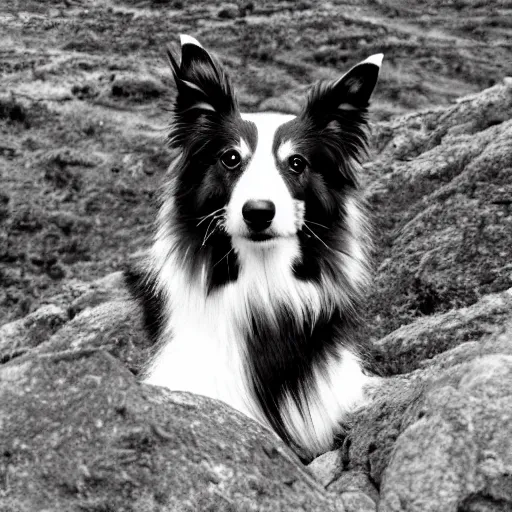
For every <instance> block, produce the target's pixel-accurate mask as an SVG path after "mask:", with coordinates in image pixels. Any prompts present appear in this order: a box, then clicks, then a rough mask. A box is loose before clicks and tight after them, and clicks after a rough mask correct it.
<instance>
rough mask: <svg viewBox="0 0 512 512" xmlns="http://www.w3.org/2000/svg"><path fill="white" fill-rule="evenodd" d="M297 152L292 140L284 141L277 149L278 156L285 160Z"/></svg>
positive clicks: (282, 160)
mask: <svg viewBox="0 0 512 512" xmlns="http://www.w3.org/2000/svg"><path fill="white" fill-rule="evenodd" d="M294 153H295V148H294V147H293V144H292V141H291V140H286V141H284V142H283V143H282V144H281V145H280V146H279V148H278V149H277V158H279V160H281V162H284V161H285V160H286V159H287V158H289V157H290V156H291V155H293V154H294Z"/></svg>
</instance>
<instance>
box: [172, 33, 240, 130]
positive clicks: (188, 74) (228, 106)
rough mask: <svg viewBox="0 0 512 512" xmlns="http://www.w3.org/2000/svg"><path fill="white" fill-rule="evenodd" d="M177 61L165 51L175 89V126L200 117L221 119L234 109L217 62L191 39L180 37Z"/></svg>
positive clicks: (223, 73) (226, 84) (231, 92)
mask: <svg viewBox="0 0 512 512" xmlns="http://www.w3.org/2000/svg"><path fill="white" fill-rule="evenodd" d="M180 41H181V62H180V64H179V65H178V63H177V59H175V57H174V55H173V54H172V52H171V51H169V50H168V51H167V55H168V57H169V62H170V64H171V69H172V72H173V75H174V80H175V82H176V87H177V89H178V95H177V97H176V102H175V105H174V114H175V116H176V121H177V122H178V123H183V122H187V123H190V122H193V121H194V119H197V118H199V117H200V116H203V115H208V116H211V117H214V116H222V115H226V114H229V113H231V112H233V111H234V110H235V109H236V108H237V104H236V100H235V97H234V95H233V91H232V88H231V84H230V82H229V79H228V77H227V75H226V73H225V72H224V70H223V69H222V67H221V65H220V64H219V63H218V62H217V60H216V59H215V58H214V57H212V56H211V55H210V54H209V53H208V52H207V51H206V50H205V49H204V48H203V47H202V46H201V45H200V44H199V42H198V41H197V40H196V39H194V38H193V37H191V36H187V35H181V36H180Z"/></svg>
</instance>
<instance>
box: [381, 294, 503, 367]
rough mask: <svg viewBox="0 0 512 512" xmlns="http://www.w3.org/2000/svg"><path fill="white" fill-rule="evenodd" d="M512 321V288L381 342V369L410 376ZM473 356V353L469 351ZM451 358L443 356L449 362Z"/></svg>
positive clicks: (429, 318) (406, 328)
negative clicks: (436, 357) (436, 358)
mask: <svg viewBox="0 0 512 512" xmlns="http://www.w3.org/2000/svg"><path fill="white" fill-rule="evenodd" d="M511 317H512V288H510V289H508V290H506V291H504V292H501V293H493V294H489V295H486V296H484V297H483V298H482V299H481V300H480V301H478V302H477V303H476V304H473V305H472V306H469V307H467V308H460V309H453V310H451V311H448V312H447V313H443V314H439V315H433V316H426V317H423V318H420V319H418V320H416V321H415V322H412V323H410V324H408V325H405V326H403V327H400V328H399V329H397V330H396V331H393V332H392V333H390V334H388V335H387V336H384V338H381V339H380V340H378V341H377V342H376V343H375V344H374V346H375V349H376V358H377V361H378V362H377V366H379V367H380V369H381V370H383V368H384V367H386V372H387V373H393V374H396V373H406V372H410V371H412V370H415V369H416V368H418V367H425V366H427V365H430V364H431V359H432V358H433V357H434V356H436V355H437V354H441V353H442V352H446V351H447V350H449V349H451V348H454V347H456V346H458V345H459V344H464V343H473V344H476V345H477V346H478V342H479V341H480V340H482V339H485V338H486V337H488V336H489V335H490V334H493V333H496V332H499V331H500V329H502V328H503V325H504V324H505V323H506V322H507V319H508V318H511ZM467 352H468V353H469V354H471V355H473V352H472V351H467ZM446 357H447V354H445V355H444V356H443V358H442V359H443V360H444V361H446Z"/></svg>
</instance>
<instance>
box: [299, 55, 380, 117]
mask: <svg viewBox="0 0 512 512" xmlns="http://www.w3.org/2000/svg"><path fill="white" fill-rule="evenodd" d="M382 58H383V54H382V53H378V54H376V55H372V56H371V57H368V58H367V59H366V60H364V61H363V62H360V63H359V64H356V65H355V66H354V67H353V68H352V69H351V70H350V71H348V72H347V73H346V74H345V75H343V76H342V77H341V78H340V79H339V80H337V81H335V82H328V83H322V84H320V85H318V86H316V87H314V88H313V90H312V91H311V94H310V96H309V98H308V103H307V106H306V110H307V112H308V113H309V114H310V115H311V116H313V117H314V118H316V119H317V120H318V121H319V120H322V121H324V122H326V124H327V123H329V122H330V121H331V120H335V118H336V115H337V114H338V115H339V114H343V112H345V113H348V112H350V111H354V114H356V112H359V113H360V114H364V113H366V109H367V108H368V105H369V103H370V97H371V95H372V92H373V89H374V88H375V85H376V84H377V78H378V76H379V70H380V66H381V64H382Z"/></svg>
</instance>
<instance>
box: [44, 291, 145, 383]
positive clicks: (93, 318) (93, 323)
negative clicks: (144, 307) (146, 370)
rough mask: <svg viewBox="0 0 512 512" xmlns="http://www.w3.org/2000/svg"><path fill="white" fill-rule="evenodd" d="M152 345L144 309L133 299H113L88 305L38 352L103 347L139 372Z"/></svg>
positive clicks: (132, 369) (134, 371) (133, 370)
mask: <svg viewBox="0 0 512 512" xmlns="http://www.w3.org/2000/svg"><path fill="white" fill-rule="evenodd" d="M151 345H152V342H151V341H150V340H149V338H148V337H147V335H146V332H145V330H144V327H143V319H142V315H141V312H140V311H139V310H137V309H136V308H135V306H134V304H133V303H132V302H131V301H127V300H125V301H121V300H113V301H108V302H105V303H103V304H100V305H98V306H96V307H93V308H87V309H85V310H84V311H83V312H82V313H81V314H80V315H78V316H76V317H75V318H73V320H71V321H69V322H68V323H67V324H66V325H65V326H63V327H62V329H60V330H59V331H58V332H57V333H55V335H53V336H52V337H51V338H49V339H48V340H47V341H46V342H45V343H42V344H41V345H40V346H39V347H38V348H37V350H35V351H34V352H35V353H42V352H44V353H51V352H60V351H63V350H84V349H102V350H105V351H107V352H109V353H110V354H112V355H113V356H114V357H116V358H117V359H119V360H120V361H122V362H123V363H124V364H125V365H126V366H127V367H128V368H129V369H130V370H131V371H132V372H133V373H135V374H137V373H138V372H139V370H140V368H141V366H142V364H143V363H144V361H146V360H147V359H148V357H149V349H150V348H151Z"/></svg>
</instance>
